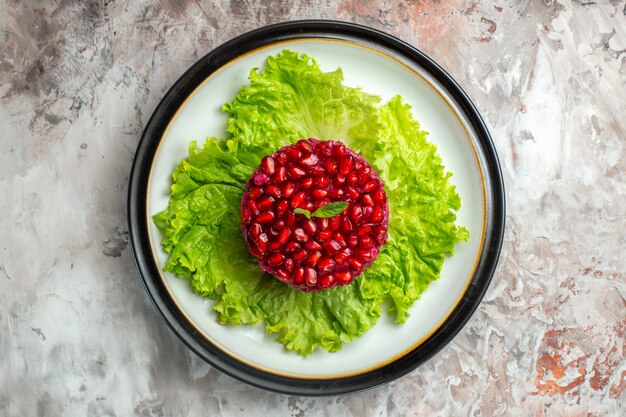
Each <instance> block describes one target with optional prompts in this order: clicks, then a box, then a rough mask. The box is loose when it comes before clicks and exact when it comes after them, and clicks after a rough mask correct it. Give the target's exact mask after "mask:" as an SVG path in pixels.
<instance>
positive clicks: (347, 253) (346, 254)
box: [335, 248, 358, 269]
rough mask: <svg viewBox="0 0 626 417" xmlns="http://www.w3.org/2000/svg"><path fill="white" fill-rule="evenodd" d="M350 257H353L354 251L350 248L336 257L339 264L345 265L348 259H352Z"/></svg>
mask: <svg viewBox="0 0 626 417" xmlns="http://www.w3.org/2000/svg"><path fill="white" fill-rule="evenodd" d="M350 255H352V251H351V250H350V249H349V248H345V249H344V250H342V251H341V252H339V253H337V255H335V261H336V262H337V263H338V264H340V263H343V262H345V261H346V259H348V258H349V257H350ZM357 269H358V268H357Z"/></svg>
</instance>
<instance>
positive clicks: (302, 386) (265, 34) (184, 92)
mask: <svg viewBox="0 0 626 417" xmlns="http://www.w3.org/2000/svg"><path fill="white" fill-rule="evenodd" d="M300 37H328V38H340V39H346V38H353V39H354V38H359V39H362V40H366V41H370V42H373V43H375V44H378V45H380V46H383V47H385V48H387V49H390V50H392V51H394V52H395V53H397V54H399V55H402V56H404V57H406V58H408V59H410V60H411V61H414V62H416V63H417V64H418V65H420V66H421V67H422V68H424V69H425V70H426V71H427V72H429V73H430V74H431V75H432V76H433V77H434V78H435V79H437V80H438V82H439V83H440V84H441V85H442V86H443V87H444V88H445V89H446V90H447V91H448V93H449V94H450V95H451V96H452V97H453V98H454V100H455V101H456V104H457V105H458V106H459V108H460V109H461V111H462V112H464V113H465V115H466V117H467V119H468V122H469V123H470V124H471V126H472V128H473V129H474V130H475V132H476V134H477V139H478V143H477V144H476V145H478V147H479V150H482V154H481V156H482V157H483V158H484V165H483V167H482V168H483V170H484V173H483V175H484V180H485V183H486V184H485V185H486V191H487V212H488V216H487V227H486V231H485V242H484V245H483V250H482V252H481V256H480V260H479V262H478V265H477V268H476V270H475V273H474V276H473V277H472V280H471V282H470V285H469V286H468V288H467V290H466V291H465V294H464V295H463V297H462V299H461V300H460V301H459V303H458V304H457V306H456V307H455V308H454V310H453V311H452V313H451V314H450V316H449V317H448V318H447V320H446V321H445V323H444V324H443V325H442V326H440V328H439V329H437V331H435V332H434V333H433V334H432V335H431V336H430V337H429V338H428V339H427V340H426V341H425V342H424V343H422V344H421V345H419V346H418V347H417V348H415V349H414V350H413V351H411V352H409V353H408V354H406V355H404V356H403V357H401V358H399V359H397V360H395V361H393V362H391V363H389V364H387V365H385V366H383V367H381V368H378V369H375V370H372V371H369V372H366V373H364V374H360V375H354V376H349V377H344V378H337V379H331V380H328V379H319V380H318V379H299V378H290V377H285V376H278V375H275V374H271V373H268V372H264V371H261V370H259V369H256V368H254V367H251V366H249V365H246V364H243V363H241V362H239V361H237V360H236V359H234V358H233V357H231V356H229V355H227V354H225V353H224V352H222V351H221V350H220V349H218V348H217V347H215V346H214V345H213V344H211V343H210V342H208V341H207V340H205V339H204V337H203V336H202V335H200V334H199V333H198V332H197V330H196V329H195V328H194V327H193V326H192V325H191V324H190V323H188V322H187V320H186V319H185V318H184V316H183V315H182V313H181V312H180V311H179V310H178V307H177V306H176V304H175V303H174V302H173V301H172V300H171V299H170V298H169V295H168V293H167V290H166V289H165V286H164V284H163V282H162V281H161V279H160V276H159V271H158V267H157V265H156V263H155V262H154V260H153V259H152V253H151V250H150V244H149V242H148V238H147V236H148V230H147V220H148V219H147V218H146V201H145V196H146V195H147V186H148V181H147V178H148V175H147V174H148V173H149V171H150V167H151V165H152V161H153V158H154V153H155V152H156V148H157V146H158V142H159V140H155V139H154V138H160V137H161V135H162V133H163V131H164V130H165V127H166V126H167V121H168V120H169V118H168V117H167V116H171V115H172V114H173V112H172V110H174V111H175V109H177V108H178V107H179V105H180V104H182V99H181V97H183V98H184V97H186V96H188V95H189V94H190V93H191V92H192V91H193V90H194V89H195V87H196V86H197V85H198V84H199V83H200V82H202V80H204V79H205V78H206V76H207V75H208V74H210V73H211V72H213V71H214V70H215V69H217V68H219V67H220V66H222V65H224V64H225V63H227V62H229V61H231V60H232V59H234V58H236V57H238V56H240V55H241V54H243V53H245V52H247V51H251V50H254V49H257V48H259V47H261V46H265V45H267V44H270V43H274V42H276V41H281V40H287V39H296V38H300ZM207 71H208V72H207ZM505 211H506V208H505V194H504V183H503V179H502V174H501V170H500V163H499V160H498V156H497V153H496V149H495V146H494V144H493V142H492V140H491V136H490V134H489V131H488V129H487V127H486V125H485V122H484V121H483V119H482V117H481V116H480V114H479V112H478V110H477V109H476V107H475V105H474V104H473V103H472V101H471V100H470V99H469V97H468V96H467V94H466V93H465V92H464V91H463V90H462V89H461V87H460V86H459V85H458V84H457V83H456V81H454V79H452V77H450V75H448V74H447V73H446V72H445V71H444V70H443V69H442V68H441V67H439V65H437V64H436V63H435V62H434V61H433V60H432V59H430V58H429V57H427V56H426V55H425V54H423V53H422V52H420V51H419V50H418V49H416V48H415V47H413V46H411V45H410V44H408V43H406V42H404V41H401V40H399V39H397V38H395V37H393V36H391V35H388V34H385V33H383V32H380V31H377V30H375V29H371V28H368V27H365V26H361V25H357V24H354V23H348V22H340V21H327V20H304V21H292V22H284V23H278V24H274V25H270V26H266V27H263V28H260V29H256V30H253V31H251V32H248V33H245V34H243V35H240V36H238V37H236V38H234V39H232V40H230V41H228V42H226V43H224V44H222V45H221V46H219V47H217V48H215V49H214V50H213V51H211V52H209V53H208V54H207V55H205V56H204V57H203V58H201V59H200V60H199V61H198V62H196V63H195V64H194V65H192V66H191V67H190V68H189V69H188V70H187V71H186V72H185V73H184V74H183V75H182V76H181V77H180V78H179V79H178V80H177V81H176V83H175V84H174V85H173V86H172V87H171V88H170V90H169V91H168V92H167V93H166V95H165V96H164V98H163V100H162V101H161V102H160V103H159V105H158V106H157V109H156V110H155V111H154V113H153V114H152V116H151V118H150V120H149V121H148V123H147V125H146V128H145V130H144V133H143V135H142V138H141V140H140V142H139V145H138V147H137V151H136V153H135V158H134V161H133V166H132V169H131V175H130V182H129V189H128V226H129V232H130V238H131V242H132V248H133V255H134V258H135V262H136V264H137V268H138V270H139V272H140V275H141V277H142V281H143V283H144V287H145V288H146V291H147V292H148V294H149V296H150V299H151V301H152V303H153V304H154V305H155V307H156V308H157V310H158V311H159V313H160V315H161V317H162V318H163V319H164V320H165V322H166V323H167V325H168V327H170V329H171V330H172V331H173V332H174V333H175V334H176V335H177V336H178V337H179V338H180V339H181V340H182V341H183V342H184V343H185V344H186V345H187V346H188V347H189V348H190V349H191V350H192V351H193V352H195V353H196V354H197V355H198V356H200V357H201V358H203V359H204V360H206V361H207V362H209V363H210V364H211V365H213V366H215V367H216V368H218V369H220V370H221V371H222V372H224V373H226V374H228V375H230V376H232V377H234V378H237V379H239V380H241V381H244V382H246V383H249V384H251V385H253V386H256V387H259V388H263V389H268V390H271V391H275V392H279V393H283V394H292V395H307V396H322V395H337V394H345V393H350V392H357V391H361V390H365V389H368V388H373V387H375V386H378V385H381V384H384V383H387V382H390V381H391V380H394V379H396V378H399V377H401V376H403V375H406V374H407V373H409V372H411V371H413V370H414V369H416V368H417V367H418V366H420V365H421V364H423V363H424V362H426V361H427V360H428V359H430V358H432V357H433V356H434V355H435V354H436V353H438V352H439V351H440V350H441V349H442V348H443V347H444V346H446V345H447V344H448V343H449V342H450V341H451V340H452V339H453V338H454V337H455V336H456V334H458V333H459V331H460V330H461V329H462V328H463V327H464V325H465V324H466V323H467V321H468V320H469V319H470V317H471V316H472V314H473V313H474V311H475V310H476V308H477V307H478V305H479V304H480V301H481V300H482V298H483V296H484V294H485V292H486V290H487V288H488V286H489V283H490V282H491V278H492V276H493V274H494V272H495V269H496V267H497V262H498V258H499V254H500V250H501V247H502V241H503V238H504V225H505Z"/></svg>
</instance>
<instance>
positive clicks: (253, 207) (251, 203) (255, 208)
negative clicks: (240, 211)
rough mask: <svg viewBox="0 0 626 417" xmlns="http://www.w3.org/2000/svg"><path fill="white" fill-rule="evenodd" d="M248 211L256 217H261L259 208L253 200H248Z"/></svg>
mask: <svg viewBox="0 0 626 417" xmlns="http://www.w3.org/2000/svg"><path fill="white" fill-rule="evenodd" d="M248 210H250V213H252V214H254V215H256V216H258V215H259V206H258V205H257V203H255V202H254V201H253V200H248Z"/></svg>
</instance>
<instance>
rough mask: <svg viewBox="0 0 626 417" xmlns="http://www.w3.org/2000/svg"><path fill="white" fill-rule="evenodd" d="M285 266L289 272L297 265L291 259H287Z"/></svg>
mask: <svg viewBox="0 0 626 417" xmlns="http://www.w3.org/2000/svg"><path fill="white" fill-rule="evenodd" d="M283 266H284V267H285V269H286V270H287V271H289V272H291V271H293V267H294V266H295V263H294V262H293V259H291V258H287V259H285V262H284V263H283Z"/></svg>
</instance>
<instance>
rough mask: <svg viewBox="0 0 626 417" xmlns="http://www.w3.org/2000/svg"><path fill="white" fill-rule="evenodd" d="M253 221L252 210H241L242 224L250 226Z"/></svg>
mask: <svg viewBox="0 0 626 417" xmlns="http://www.w3.org/2000/svg"><path fill="white" fill-rule="evenodd" d="M251 221H252V215H251V214H250V210H248V209H247V208H242V209H241V223H243V224H249V223H250V222H251Z"/></svg>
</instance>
